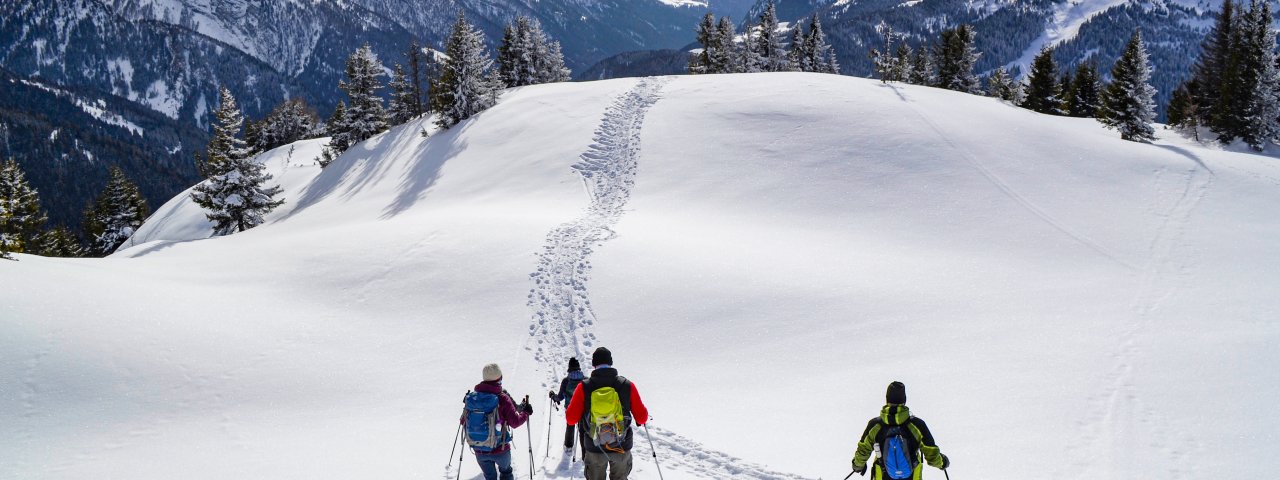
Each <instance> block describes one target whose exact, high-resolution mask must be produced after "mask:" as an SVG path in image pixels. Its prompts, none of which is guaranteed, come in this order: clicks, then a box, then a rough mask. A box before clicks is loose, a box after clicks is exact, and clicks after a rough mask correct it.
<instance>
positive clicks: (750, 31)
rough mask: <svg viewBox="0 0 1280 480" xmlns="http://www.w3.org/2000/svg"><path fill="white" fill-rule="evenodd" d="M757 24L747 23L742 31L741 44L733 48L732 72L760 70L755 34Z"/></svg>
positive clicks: (757, 40)
mask: <svg viewBox="0 0 1280 480" xmlns="http://www.w3.org/2000/svg"><path fill="white" fill-rule="evenodd" d="M757 30H758V27H757V26H754V25H751V24H749V23H748V24H747V25H746V28H745V29H743V31H742V44H741V45H739V46H738V48H737V49H735V52H736V55H735V58H734V72H736V73H757V72H761V71H762V70H761V66H760V65H761V62H762V61H763V60H762V59H761V58H760V52H759V47H760V45H759V39H758V37H757V36H756V31H757Z"/></svg>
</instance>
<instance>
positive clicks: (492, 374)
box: [484, 363, 502, 382]
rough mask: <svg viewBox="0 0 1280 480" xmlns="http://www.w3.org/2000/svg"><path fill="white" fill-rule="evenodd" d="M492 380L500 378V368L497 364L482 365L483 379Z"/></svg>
mask: <svg viewBox="0 0 1280 480" xmlns="http://www.w3.org/2000/svg"><path fill="white" fill-rule="evenodd" d="M494 380H502V369H501V368H498V364H496V363H490V364H488V365H485V366H484V381H486V382H492V381H494Z"/></svg>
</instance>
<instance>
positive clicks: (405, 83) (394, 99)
mask: <svg viewBox="0 0 1280 480" xmlns="http://www.w3.org/2000/svg"><path fill="white" fill-rule="evenodd" d="M387 86H388V87H389V88H391V101H390V102H389V103H388V105H387V114H388V117H389V119H390V122H391V124H392V125H400V124H403V123H404V122H407V121H409V120H410V119H412V118H413V117H414V115H413V86H412V85H410V84H409V77H408V76H406V75H405V73H404V67H401V66H400V64H399V63H397V64H396V66H395V68H393V69H392V73H391V83H389V84H387Z"/></svg>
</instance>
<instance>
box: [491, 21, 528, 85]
mask: <svg viewBox="0 0 1280 480" xmlns="http://www.w3.org/2000/svg"><path fill="white" fill-rule="evenodd" d="M524 21H525V20H524V17H523V16H520V17H517V18H516V21H515V23H508V24H507V25H506V26H504V27H502V43H500V44H498V76H500V77H502V84H503V85H504V86H507V87H517V86H520V80H521V74H522V73H523V70H524V68H523V67H524V66H525V64H526V63H527V57H528V56H529V52H528V51H527V48H525V45H524V43H523V42H522V41H521V40H522V39H521V35H520V32H517V31H516V29H517V28H518V26H519V25H521V24H522V23H524Z"/></svg>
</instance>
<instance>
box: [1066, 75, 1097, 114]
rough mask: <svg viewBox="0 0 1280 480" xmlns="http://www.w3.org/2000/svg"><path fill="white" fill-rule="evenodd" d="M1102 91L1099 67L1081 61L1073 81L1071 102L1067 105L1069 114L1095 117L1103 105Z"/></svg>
mask: <svg viewBox="0 0 1280 480" xmlns="http://www.w3.org/2000/svg"><path fill="white" fill-rule="evenodd" d="M1101 91H1102V86H1101V84H1100V81H1099V79H1098V69H1097V67H1094V66H1093V64H1092V63H1090V62H1084V63H1081V64H1080V65H1079V66H1077V67H1076V74H1075V78H1074V79H1073V81H1072V82H1071V96H1070V99H1071V103H1070V104H1068V105H1067V114H1068V115H1070V116H1073V117H1080V118H1093V117H1094V116H1095V115H1096V114H1097V112H1098V107H1099V106H1101V105H1102V99H1101Z"/></svg>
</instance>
